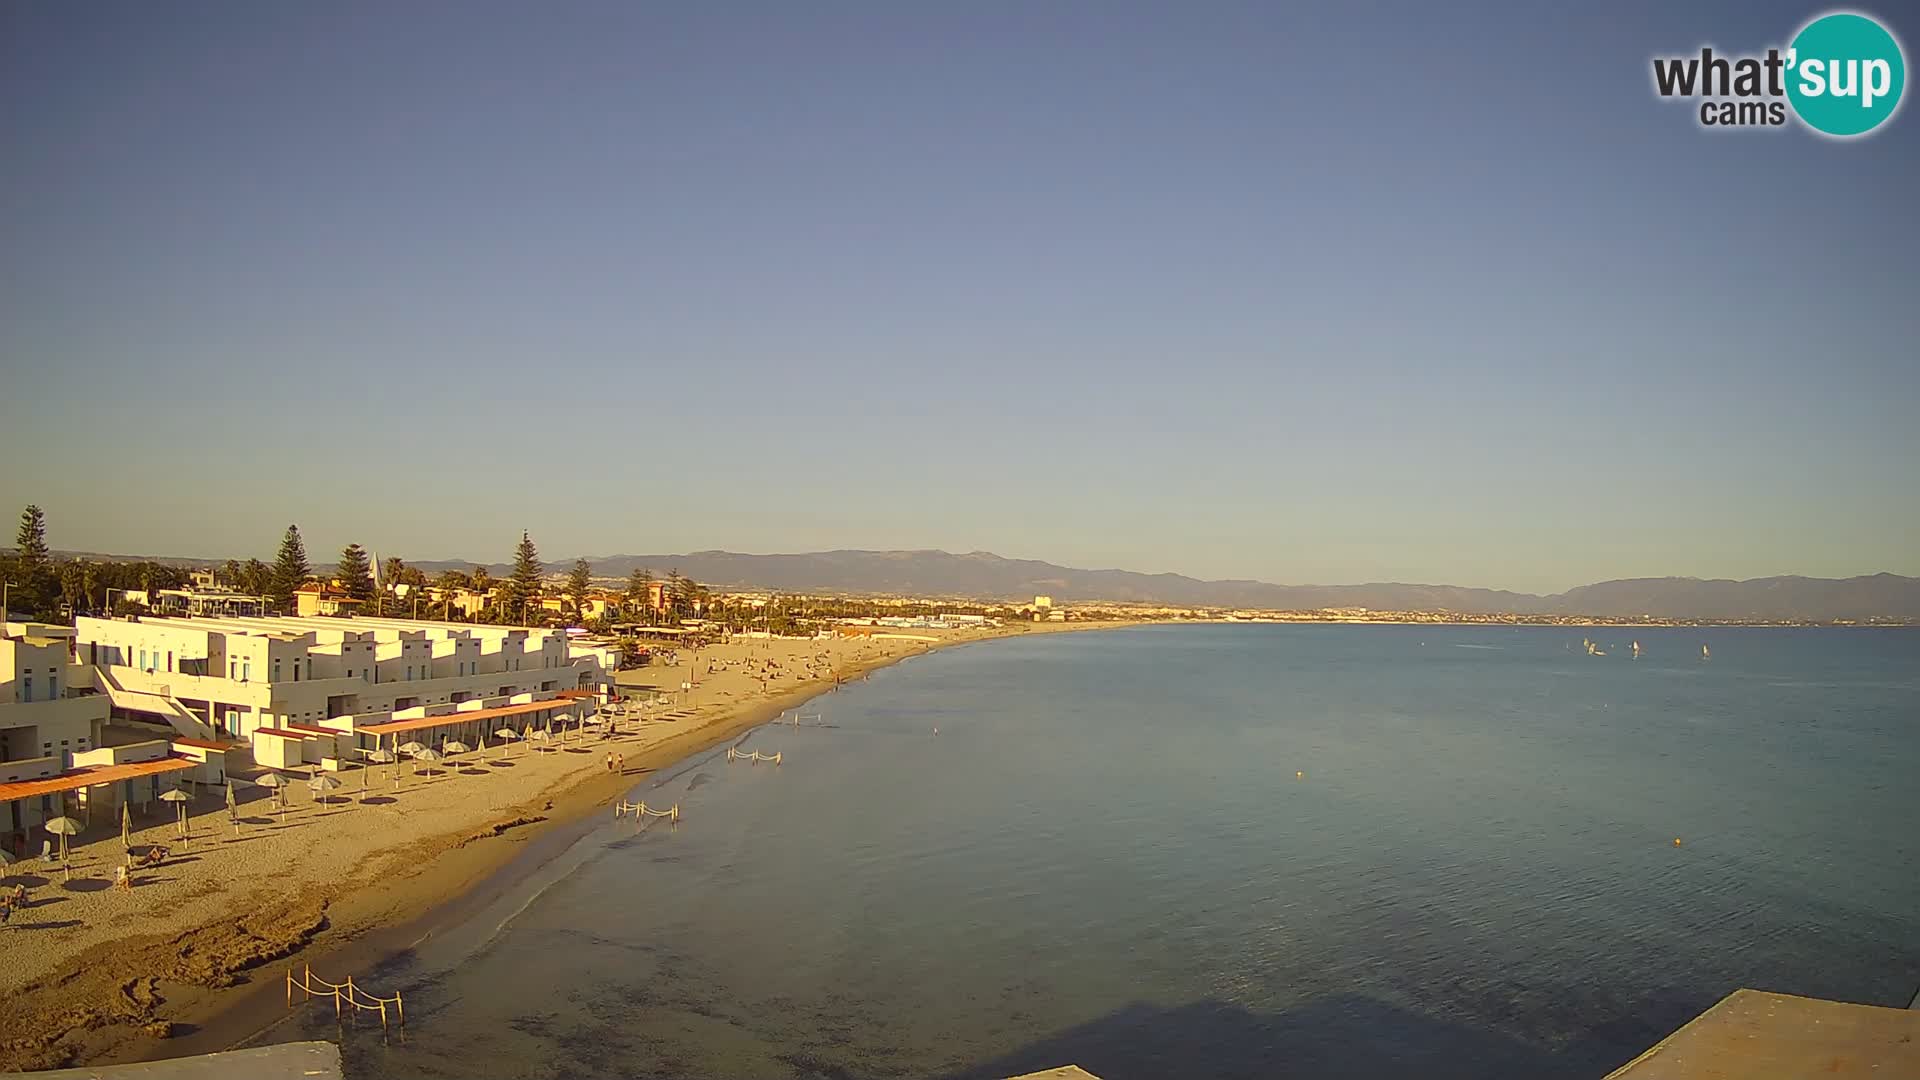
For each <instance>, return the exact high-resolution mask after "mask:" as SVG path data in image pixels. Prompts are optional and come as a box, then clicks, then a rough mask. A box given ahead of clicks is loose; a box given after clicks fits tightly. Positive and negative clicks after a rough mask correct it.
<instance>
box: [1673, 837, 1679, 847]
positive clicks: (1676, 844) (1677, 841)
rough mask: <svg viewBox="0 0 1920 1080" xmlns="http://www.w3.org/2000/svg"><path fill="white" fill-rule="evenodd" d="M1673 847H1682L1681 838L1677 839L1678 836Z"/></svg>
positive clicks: (1674, 839)
mask: <svg viewBox="0 0 1920 1080" xmlns="http://www.w3.org/2000/svg"><path fill="white" fill-rule="evenodd" d="M1673 846H1674V847H1679V846H1680V838H1679V837H1677V836H1676V837H1674V838H1673Z"/></svg>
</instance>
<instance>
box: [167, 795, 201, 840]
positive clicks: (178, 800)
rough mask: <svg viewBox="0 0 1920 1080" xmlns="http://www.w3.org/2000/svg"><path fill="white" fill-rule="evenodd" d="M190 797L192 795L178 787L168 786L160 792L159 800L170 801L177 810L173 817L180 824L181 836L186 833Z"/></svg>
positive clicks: (191, 797)
mask: <svg viewBox="0 0 1920 1080" xmlns="http://www.w3.org/2000/svg"><path fill="white" fill-rule="evenodd" d="M192 799H193V796H191V795H189V794H187V793H186V792H184V791H181V790H180V789H179V788H168V789H167V790H165V791H163V792H161V793H160V801H161V802H170V803H172V804H173V805H174V809H175V810H176V811H178V812H177V813H176V814H175V815H174V817H175V819H176V820H177V821H178V823H179V825H180V835H181V836H185V835H187V803H188V802H190V801H191V800H192Z"/></svg>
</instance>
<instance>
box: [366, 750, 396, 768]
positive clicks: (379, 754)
mask: <svg viewBox="0 0 1920 1080" xmlns="http://www.w3.org/2000/svg"><path fill="white" fill-rule="evenodd" d="M367 760H368V761H370V762H372V763H374V764H375V765H391V764H393V763H394V761H396V760H397V759H396V758H395V757H394V756H393V751H391V750H369V751H367Z"/></svg>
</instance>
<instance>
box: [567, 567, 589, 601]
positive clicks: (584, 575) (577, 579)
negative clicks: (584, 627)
mask: <svg viewBox="0 0 1920 1080" xmlns="http://www.w3.org/2000/svg"><path fill="white" fill-rule="evenodd" d="M592 587H593V564H592V563H590V562H588V561H587V560H585V559H575V560H574V562H573V569H572V570H571V571H569V572H568V573H567V596H568V597H570V598H571V599H572V601H573V613H574V614H575V615H578V614H580V610H581V608H582V607H584V606H585V605H586V602H587V590H588V589H590V588H592Z"/></svg>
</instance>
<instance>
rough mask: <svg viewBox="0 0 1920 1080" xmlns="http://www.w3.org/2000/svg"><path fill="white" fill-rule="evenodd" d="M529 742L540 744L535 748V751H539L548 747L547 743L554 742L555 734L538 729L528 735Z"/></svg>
mask: <svg viewBox="0 0 1920 1080" xmlns="http://www.w3.org/2000/svg"><path fill="white" fill-rule="evenodd" d="M527 741H528V742H532V743H538V744H540V745H538V746H535V747H534V749H535V750H539V749H541V748H542V747H544V746H546V744H547V743H550V742H552V741H553V734H552V733H551V732H549V731H547V730H546V729H545V728H536V729H535V730H533V731H530V732H528V733H527Z"/></svg>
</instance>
